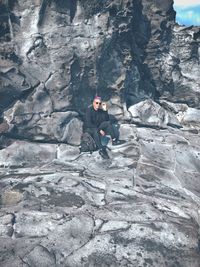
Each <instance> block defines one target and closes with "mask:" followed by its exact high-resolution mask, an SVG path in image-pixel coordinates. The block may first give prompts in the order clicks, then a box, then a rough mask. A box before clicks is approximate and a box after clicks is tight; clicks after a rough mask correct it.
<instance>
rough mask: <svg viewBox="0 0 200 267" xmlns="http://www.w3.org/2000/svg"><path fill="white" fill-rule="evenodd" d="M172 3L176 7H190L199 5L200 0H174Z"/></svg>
mask: <svg viewBox="0 0 200 267" xmlns="http://www.w3.org/2000/svg"><path fill="white" fill-rule="evenodd" d="M174 5H175V6H177V7H191V6H198V5H200V0H189V1H188V0H174Z"/></svg>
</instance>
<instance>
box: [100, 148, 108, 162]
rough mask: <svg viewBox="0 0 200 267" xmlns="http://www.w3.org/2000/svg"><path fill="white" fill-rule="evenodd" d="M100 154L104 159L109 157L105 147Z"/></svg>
mask: <svg viewBox="0 0 200 267" xmlns="http://www.w3.org/2000/svg"><path fill="white" fill-rule="evenodd" d="M99 154H100V155H101V156H102V158H103V159H109V156H108V153H107V151H106V149H105V148H101V149H100V150H99Z"/></svg>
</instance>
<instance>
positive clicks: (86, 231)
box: [0, 124, 200, 267]
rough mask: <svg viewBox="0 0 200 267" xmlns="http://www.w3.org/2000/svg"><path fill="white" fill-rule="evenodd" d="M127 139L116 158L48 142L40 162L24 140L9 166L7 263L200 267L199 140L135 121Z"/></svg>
mask: <svg viewBox="0 0 200 267" xmlns="http://www.w3.org/2000/svg"><path fill="white" fill-rule="evenodd" d="M120 133H121V136H124V138H125V140H126V142H125V143H124V144H122V145H120V146H116V147H113V146H112V145H111V144H110V143H109V144H108V148H109V151H108V153H109V155H110V160H108V161H105V160H103V159H102V158H101V157H100V155H99V154H98V152H94V153H92V154H89V153H83V154H79V151H78V148H77V147H74V146H70V145H67V144H65V145H64V144H61V145H57V146H55V145H54V144H46V145H45V146H46V150H45V153H46V157H47V158H48V161H46V162H45V161H42V160H41V162H40V166H39V164H38V162H37V161H34V160H32V159H30V161H29V162H27V160H26V158H25V157H18V154H17V153H21V152H20V151H21V150H19V147H22V146H23V147H24V149H23V151H25V154H26V153H27V152H26V149H30V144H29V143H28V142H27V143H25V142H23V143H18V144H17V145H18V146H19V147H18V149H17V151H18V152H16V158H15V162H14V165H12V164H11V165H6V167H4V168H1V170H0V172H1V173H0V188H1V192H0V194H1V203H0V204H1V214H0V238H1V239H3V240H4V242H0V251H1V253H0V262H1V264H3V266H13V267H18V266H26V265H27V266H30V265H31V266H38V265H41V266H50V265H51V266H73V267H74V266H155V267H160V266H166V267H172V266H174V264H175V266H181V267H188V266H193V267H198V266H199V261H200V253H199V225H200V221H199V215H200V214H199V212H200V186H199V178H200V169H199V166H200V147H199V142H200V138H199V135H197V134H194V133H190V132H189V131H185V130H183V129H182V128H181V129H177V128H171V127H167V128H166V129H163V130H157V129H152V128H145V127H139V128H137V127H135V126H133V125H131V124H121V125H120ZM13 144H15V143H13ZM38 146H39V145H38V144H35V147H34V146H33V145H32V146H31V150H32V151H33V153H32V155H33V157H34V153H37V150H36V147H38ZM43 146H44V145H43ZM47 146H48V149H47ZM13 148H14V147H13ZM8 149H10V150H11V149H12V146H9V147H8V148H7V149H4V150H2V151H1V152H3V151H7V150H8ZM34 149H35V150H34ZM15 151H16V149H15ZM52 151H54V154H52ZM4 153H5V152H4ZM48 153H49V154H48ZM52 155H54V157H53V156H52ZM41 159H42V157H41ZM1 161H2V159H1ZM30 163H31V166H30ZM1 165H4V162H1ZM18 166H23V167H20V168H19V167H18ZM8 196H10V198H8ZM6 200H9V201H6Z"/></svg>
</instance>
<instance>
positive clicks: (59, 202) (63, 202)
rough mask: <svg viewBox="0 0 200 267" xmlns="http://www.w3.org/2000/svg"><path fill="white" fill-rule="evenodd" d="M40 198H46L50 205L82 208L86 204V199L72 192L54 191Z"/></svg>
mask: <svg viewBox="0 0 200 267" xmlns="http://www.w3.org/2000/svg"><path fill="white" fill-rule="evenodd" d="M40 199H45V200H46V203H47V204H48V205H54V206H59V207H74V206H75V207H77V208H80V207H82V206H83V205H84V204H85V201H84V200H83V199H82V198H81V197H80V196H78V195H76V194H75V193H70V192H61V193H60V192H53V193H51V195H50V196H42V197H41V198H40Z"/></svg>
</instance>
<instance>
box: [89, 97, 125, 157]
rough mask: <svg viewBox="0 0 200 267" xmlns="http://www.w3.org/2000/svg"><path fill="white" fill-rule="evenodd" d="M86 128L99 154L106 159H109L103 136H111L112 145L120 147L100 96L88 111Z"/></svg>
mask: <svg viewBox="0 0 200 267" xmlns="http://www.w3.org/2000/svg"><path fill="white" fill-rule="evenodd" d="M85 128H86V132H88V133H89V134H90V135H91V136H92V137H93V139H94V141H95V143H96V145H97V148H98V149H99V154H100V155H101V156H102V157H103V158H104V159H109V156H108V154H107V151H106V148H105V147H104V146H103V145H102V143H101V136H104V135H106V134H109V135H110V136H111V138H112V145H118V144H119V142H120V141H119V140H118V139H117V136H116V134H115V131H114V129H113V126H112V124H111V123H110V121H109V115H108V112H107V111H104V110H102V109H101V97H99V96H95V98H94V100H93V103H92V106H90V107H89V108H88V109H87V111H86V118H85Z"/></svg>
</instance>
